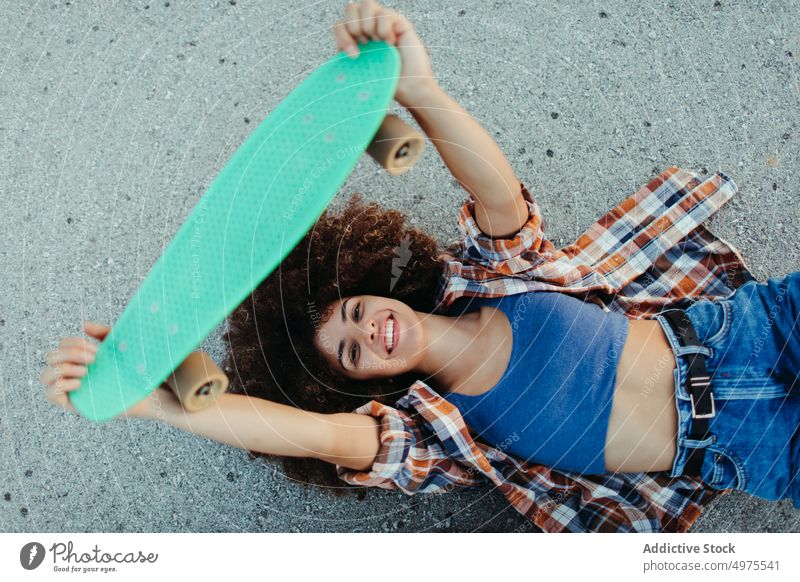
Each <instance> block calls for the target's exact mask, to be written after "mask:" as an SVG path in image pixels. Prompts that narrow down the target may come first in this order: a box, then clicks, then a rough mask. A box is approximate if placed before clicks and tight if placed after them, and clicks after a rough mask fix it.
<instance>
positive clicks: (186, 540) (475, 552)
mask: <svg viewBox="0 0 800 582" xmlns="http://www.w3.org/2000/svg"><path fill="white" fill-rule="evenodd" d="M798 548H800V534H790V533H777V534H658V535H614V534H584V535H546V534H544V535H535V534H527V535H526V534H169V533H168V534H103V533H98V534H34V533H32V534H0V578H1V579H3V580H14V581H16V580H51V579H54V580H67V579H69V580H84V579H92V580H98V579H99V580H114V581H123V580H132V581H133V580H135V581H136V582H141V581H142V580H156V579H158V580H164V579H174V580H192V579H197V580H220V581H225V580H253V579H258V580H265V581H269V580H286V579H290V580H293V579H296V578H298V577H300V576H302V577H303V579H312V580H313V579H315V578H309V577H311V576H315V577H317V576H318V577H319V578H318V579H319V580H324V581H325V582H327V581H329V580H348V581H353V580H363V579H367V578H370V579H376V578H377V579H379V580H381V581H384V580H398V581H400V580H402V581H404V582H412V581H417V580H431V579H432V578H431V577H432V576H435V575H442V576H446V577H447V579H448V580H453V579H457V578H453V577H454V576H464V577H465V578H464V579H469V580H477V579H479V577H482V576H485V577H486V578H485V580H488V581H492V580H498V579H502V578H504V577H506V576H508V575H510V574H515V575H516V577H519V576H520V575H522V579H523V580H528V579H529V580H535V579H542V578H543V577H550V576H560V577H563V576H565V575H566V576H568V577H569V578H568V579H570V580H575V579H580V578H578V577H581V576H585V577H586V578H585V579H586V580H591V581H592V582H594V581H597V580H614V581H617V582H619V581H625V580H667V579H674V578H675V576H680V579H681V580H684V579H685V580H697V581H701V580H799V579H800V568H798V564H799V563H800V551H799V550H798ZM168 577H169V578H168ZM240 577H242V578H240ZM245 577H246V578H245ZM557 579H564V578H557Z"/></svg>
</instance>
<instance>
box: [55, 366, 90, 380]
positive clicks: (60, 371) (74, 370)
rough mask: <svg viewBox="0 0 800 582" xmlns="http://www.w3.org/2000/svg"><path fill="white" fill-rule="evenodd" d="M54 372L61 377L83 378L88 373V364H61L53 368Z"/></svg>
mask: <svg viewBox="0 0 800 582" xmlns="http://www.w3.org/2000/svg"><path fill="white" fill-rule="evenodd" d="M52 370H53V374H54V375H56V376H60V377H61V378H82V377H83V376H85V375H86V366H80V365H76V364H67V363H64V364H59V365H58V366H57V367H55V368H52Z"/></svg>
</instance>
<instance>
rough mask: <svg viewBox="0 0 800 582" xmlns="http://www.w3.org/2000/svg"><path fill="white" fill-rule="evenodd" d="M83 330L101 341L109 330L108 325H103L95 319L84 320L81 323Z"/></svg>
mask: <svg viewBox="0 0 800 582" xmlns="http://www.w3.org/2000/svg"><path fill="white" fill-rule="evenodd" d="M83 330H84V331H85V332H86V334H87V335H89V336H91V337H93V338H95V339H96V340H100V341H103V340H104V339H106V336H107V335H108V334H109V332H110V331H111V326H110V325H103V324H102V323H97V322H95V321H85V322H84V323H83Z"/></svg>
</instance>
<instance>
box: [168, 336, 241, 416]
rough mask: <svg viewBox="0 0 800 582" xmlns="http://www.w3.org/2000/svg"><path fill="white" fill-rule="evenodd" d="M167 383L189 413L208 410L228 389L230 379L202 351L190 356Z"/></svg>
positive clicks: (170, 376)
mask: <svg viewBox="0 0 800 582" xmlns="http://www.w3.org/2000/svg"><path fill="white" fill-rule="evenodd" d="M165 382H166V384H167V386H169V388H170V390H172V391H173V392H174V393H175V396H177V397H178V400H180V402H181V406H183V409H184V410H186V411H187V412H196V411H198V410H203V409H204V408H208V407H209V406H211V405H212V404H213V403H214V402H215V401H216V399H217V397H218V396H219V395H221V394H222V393H223V392H225V390H227V388H228V377H227V376H226V375H225V374H224V372H223V371H222V370H220V369H219V367H218V366H217V364H216V363H214V360H212V359H211V358H210V357H209V356H208V355H207V354H206V353H205V352H201V351H196V352H192V353H191V354H189V357H187V358H186V359H185V360H184V361H183V362H182V363H181V365H180V366H178V367H177V368H176V369H175V371H173V372H172V374H170V375H169V377H168V378H167V379H166V380H165Z"/></svg>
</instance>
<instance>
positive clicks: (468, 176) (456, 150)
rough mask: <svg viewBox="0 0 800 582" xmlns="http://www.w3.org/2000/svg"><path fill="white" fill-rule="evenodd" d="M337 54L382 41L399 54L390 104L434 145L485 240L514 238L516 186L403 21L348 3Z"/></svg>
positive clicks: (519, 218)
mask: <svg viewBox="0 0 800 582" xmlns="http://www.w3.org/2000/svg"><path fill="white" fill-rule="evenodd" d="M333 32H334V35H335V37H336V43H337V46H338V48H339V49H341V50H344V51H346V52H347V53H348V54H350V55H351V56H356V55H357V54H358V44H357V43H358V42H364V41H366V40H367V39H370V38H371V39H375V40H385V41H386V42H388V43H389V44H394V45H396V46H397V49H398V50H399V51H400V56H401V59H402V70H401V71H400V79H399V81H398V84H397V92H396V93H395V99H396V100H397V102H398V103H400V105H402V106H403V107H406V108H407V109H408V110H409V111H410V112H411V114H412V115H413V116H414V118H415V119H416V120H417V123H419V125H420V127H421V128H422V130H423V131H424V132H425V133H426V134H427V136H428V137H429V138H430V140H431V141H432V142H433V144H434V146H435V147H436V149H437V150H438V151H439V154H440V155H441V156H442V159H443V160H444V163H445V164H446V165H447V167H448V168H449V169H450V172H451V173H452V174H453V177H454V178H455V179H456V180H457V181H458V182H459V184H461V186H462V187H463V188H464V189H465V190H466V191H467V192H469V193H470V194H471V196H472V198H473V199H474V200H475V220H476V222H477V224H478V227H479V228H480V229H481V230H482V231H483V232H484V233H485V234H487V235H489V236H491V237H495V238H504V237H507V236H511V235H513V234H515V233H516V232H517V231H518V230H519V229H520V227H521V226H522V225H523V224H525V223H526V222H527V221H528V219H529V216H528V207H527V204H526V202H525V199H524V198H523V196H522V191H521V188H520V182H519V180H518V179H517V178H516V176H515V175H514V171H513V170H512V169H511V166H510V165H509V163H508V161H507V160H506V158H505V156H504V155H503V152H502V151H500V148H499V147H498V145H497V143H495V141H494V140H493V139H492V138H491V136H490V135H489V134H488V133H487V132H486V131H485V130H484V129H483V128H482V127H481V126H480V124H478V122H477V121H475V120H474V119H473V118H472V117H471V116H470V115H469V114H468V113H467V112H466V111H465V110H464V109H463V108H462V107H461V106H460V105H459V104H458V103H456V102H455V101H454V100H453V99H451V98H450V96H449V95H447V93H445V91H444V90H443V89H441V87H439V85H438V83H437V82H436V79H435V77H434V75H433V69H432V68H431V63H430V57H429V56H428V51H427V50H426V48H425V45H424V44H423V42H422V40H421V39H420V38H419V36H418V35H417V33H416V32H415V31H414V27H413V26H412V24H411V23H410V22H409V21H408V19H407V18H406V17H405V16H403V15H402V14H399V13H398V12H395V11H394V10H392V9H390V8H386V7H384V6H381V5H379V4H378V3H377V2H375V1H374V0H365V1H364V2H351V3H349V4H347V6H346V7H345V20H343V21H340V22H337V23H336V25H335V26H334V28H333Z"/></svg>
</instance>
